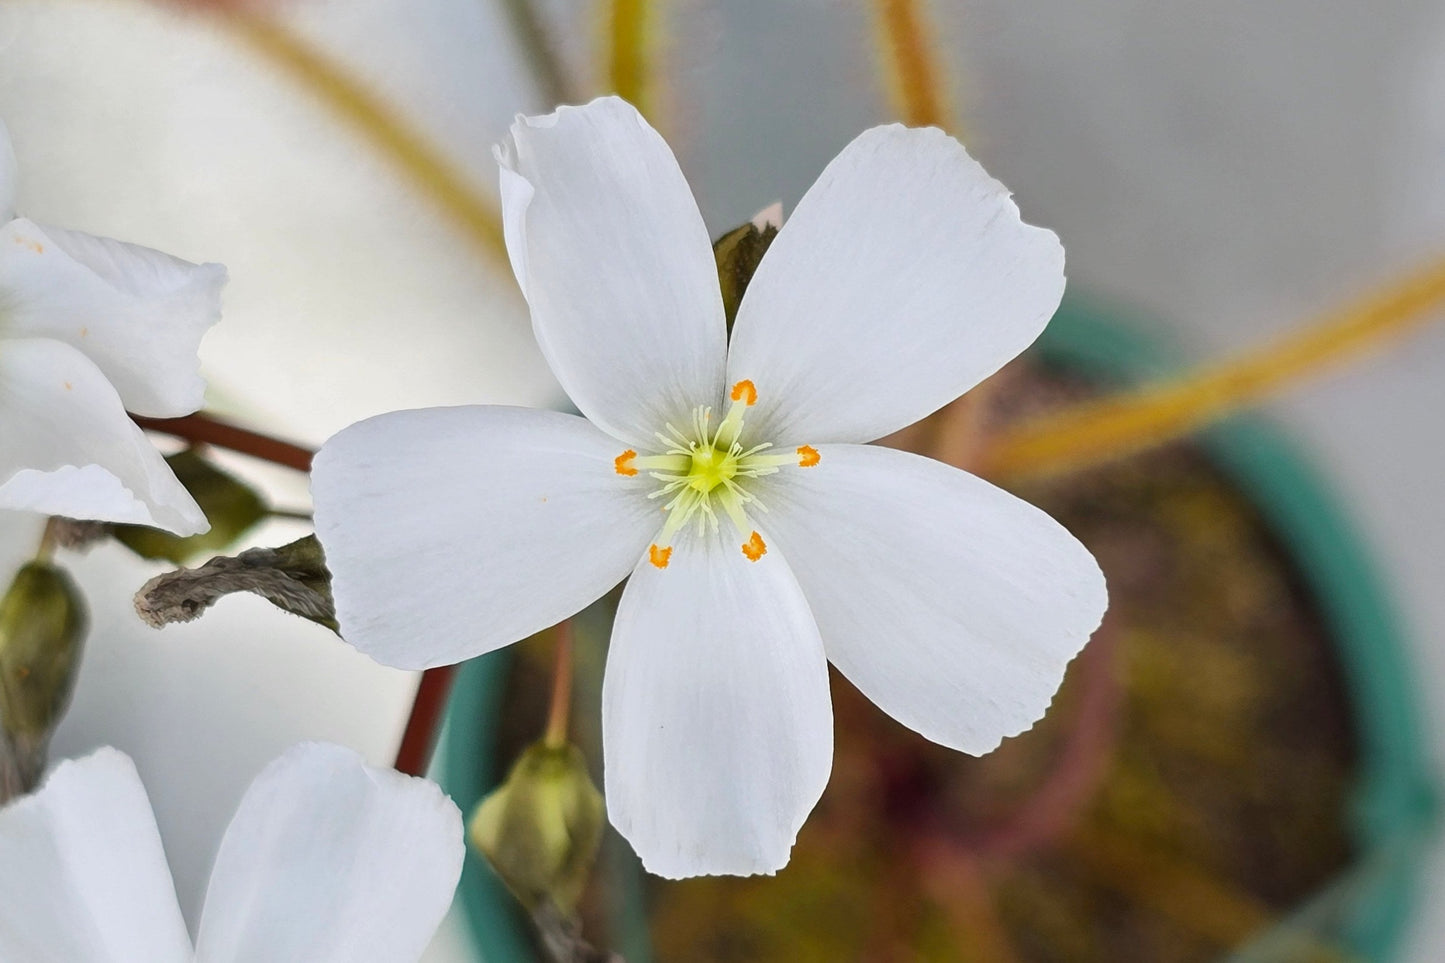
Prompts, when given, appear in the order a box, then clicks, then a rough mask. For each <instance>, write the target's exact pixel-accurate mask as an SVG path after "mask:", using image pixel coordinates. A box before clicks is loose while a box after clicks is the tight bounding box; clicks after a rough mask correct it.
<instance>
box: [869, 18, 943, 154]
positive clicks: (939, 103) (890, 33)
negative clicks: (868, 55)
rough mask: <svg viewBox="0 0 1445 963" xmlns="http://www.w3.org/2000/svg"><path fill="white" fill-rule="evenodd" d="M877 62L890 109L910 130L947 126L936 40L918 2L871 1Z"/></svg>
mask: <svg viewBox="0 0 1445 963" xmlns="http://www.w3.org/2000/svg"><path fill="white" fill-rule="evenodd" d="M873 10H874V19H875V21H876V24H877V42H878V60H879V66H880V67H882V68H883V71H884V75H885V77H886V79H887V85H888V90H889V92H890V94H891V95H892V97H893V104H894V110H895V111H896V112H897V114H898V116H899V118H900V119H901V120H902V121H903V122H904V123H905V124H907V125H908V126H910V127H930V126H931V127H942V128H945V129H946V128H948V127H949V126H950V124H949V123H948V119H949V109H948V105H947V101H948V98H947V95H946V94H945V92H944V85H943V80H942V77H943V70H942V68H941V66H940V65H939V62H938V60H937V58H936V52H937V50H938V44H937V40H936V38H935V37H934V35H933V29H932V27H931V25H930V24H929V23H928V17H927V15H926V14H925V13H924V11H923V10H922V9H921V5H920V3H919V2H918V0H873Z"/></svg>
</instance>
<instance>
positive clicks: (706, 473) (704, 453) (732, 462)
mask: <svg viewBox="0 0 1445 963" xmlns="http://www.w3.org/2000/svg"><path fill="white" fill-rule="evenodd" d="M737 473H738V456H737V455H736V454H734V452H733V451H732V449H731V448H730V449H728V450H727V451H723V450H722V449H720V448H714V447H713V446H712V445H708V446H706V447H699V448H697V449H695V450H694V451H693V452H692V466H691V468H690V469H689V471H688V473H687V484H688V487H689V488H691V489H692V490H693V491H696V492H700V493H702V494H704V495H706V494H708V493H709V492H711V491H712V490H713V489H714V488H716V487H718V486H719V485H725V484H727V483H728V482H730V481H732V480H733V478H734V476H736V475H737Z"/></svg>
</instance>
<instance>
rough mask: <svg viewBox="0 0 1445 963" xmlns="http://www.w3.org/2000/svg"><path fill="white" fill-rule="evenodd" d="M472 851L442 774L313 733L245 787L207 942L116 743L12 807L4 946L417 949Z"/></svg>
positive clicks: (1, 954) (91, 950) (202, 962)
mask: <svg viewBox="0 0 1445 963" xmlns="http://www.w3.org/2000/svg"><path fill="white" fill-rule="evenodd" d="M463 852H464V847H463V843H462V823H461V813H459V812H458V811H457V807H456V806H455V805H454V804H453V803H452V802H451V800H450V799H448V798H447V797H446V796H445V795H443V794H442V792H441V790H439V789H438V788H437V787H436V786H435V785H434V784H432V783H429V782H427V781H426V780H424V779H416V778H413V777H410V776H403V775H401V774H400V773H397V772H393V771H391V770H385V769H374V768H372V767H370V766H367V765H365V764H363V763H362V761H361V757H360V756H358V755H357V754H356V753H354V752H352V751H351V750H349V749H343V748H342V747H340V746H334V745H328V744H325V743H303V744H301V745H298V746H296V747H294V748H292V749H291V750H289V751H288V752H286V753H285V754H284V755H282V756H281V757H280V758H279V759H277V760H276V761H275V762H273V763H271V765H269V766H267V767H266V769H265V770H263V771H262V772H261V774H260V775H259V776H257V777H256V780H255V782H253V783H251V788H250V789H249V790H247V792H246V795H245V797H244V798H243V799H242V800H241V805H240V807H239V808H238V809H237V810H236V815H235V817H234V818H233V819H232V820H231V825H230V826H229V827H228V828H227V830H226V835H225V837H224V838H223V839H222V840H221V847H220V851H219V853H217V855H216V862H215V865H214V867H213V869H212V871H211V881H210V885H209V886H208V888H207V890H206V901H205V907H204V909H203V911H202V913H201V920H200V925H199V933H198V935H197V938H196V947H195V951H194V953H193V952H192V949H191V941H190V937H189V936H188V935H187V933H186V924H185V921H184V920H183V919H182V918H181V911H180V908H179V906H178V905H177V903H176V894H175V890H174V888H173V886H172V884H171V876H170V871H169V870H168V869H167V867H166V857H165V852H164V851H163V850H162V848H161V838H160V833H159V832H158V831H157V829H156V822H155V816H154V815H153V814H152V812H151V808H150V801H149V800H148V799H147V798H146V792H145V787H144V786H142V785H141V781H140V777H139V776H138V775H137V774H136V769H135V765H134V764H133V763H132V762H131V761H130V758H129V757H128V756H126V755H125V754H124V753H121V752H119V751H117V750H115V749H110V748H106V749H101V750H99V751H97V752H95V753H93V754H92V755H89V756H87V757H85V758H84V759H80V760H77V761H67V762H62V763H61V764H60V765H59V766H57V767H56V769H55V771H54V772H53V773H51V775H50V777H49V779H47V780H46V782H45V785H44V786H43V787H41V789H40V790H39V791H38V792H36V793H35V794H34V795H32V796H28V797H24V798H21V799H19V800H17V801H15V802H13V803H11V804H10V805H9V806H7V807H6V808H5V809H3V810H0V959H4V960H25V961H27V963H52V961H53V963H141V961H144V963H189V961H192V960H194V961H197V963H230V961H238V963H239V961H261V960H265V961H277V963H281V961H290V960H297V961H299V960H305V961H306V963H411V961H414V960H416V959H418V958H419V957H420V956H421V954H422V951H423V950H424V949H425V948H426V944H427V941H428V940H429V939H430V938H431V935H432V933H433V932H434V931H435V930H436V928H437V925H438V923H439V922H440V921H441V918H442V915H443V914H444V913H445V912H446V909H447V906H448V905H449V904H450V903H451V898H452V893H453V891H454V890H455V889H456V884H457V879H458V877H459V876H460V875H461V868H462V855H463Z"/></svg>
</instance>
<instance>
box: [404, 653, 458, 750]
mask: <svg viewBox="0 0 1445 963" xmlns="http://www.w3.org/2000/svg"><path fill="white" fill-rule="evenodd" d="M455 671H456V666H454V665H442V666H437V667H436V668H435V669H427V670H426V671H425V672H423V673H422V675H421V683H420V684H419V685H418V686H417V687H416V698H415V699H414V700H413V701H412V704H411V716H410V718H408V719H407V720H406V730H405V731H404V732H402V734H401V746H400V748H398V749H397V750H396V763H395V768H396V771H397V772H403V773H406V774H407V775H408V776H424V775H426V770H427V766H428V765H429V764H430V763H431V754H432V750H434V749H435V748H436V735H437V731H438V730H439V729H440V728H441V721H442V710H443V709H444V708H445V707H446V704H447V694H448V693H450V692H451V688H452V676H453V674H454V673H455Z"/></svg>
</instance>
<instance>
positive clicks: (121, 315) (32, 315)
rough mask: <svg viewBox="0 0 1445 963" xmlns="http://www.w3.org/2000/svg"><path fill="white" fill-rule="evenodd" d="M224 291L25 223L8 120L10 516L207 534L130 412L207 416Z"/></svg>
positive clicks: (151, 261)
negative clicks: (202, 369)
mask: <svg viewBox="0 0 1445 963" xmlns="http://www.w3.org/2000/svg"><path fill="white" fill-rule="evenodd" d="M225 281H226V271H225V269H224V268H222V267H221V266H220V265H219V264H200V265H197V264H190V263H188V262H186V261H182V260H180V259H178V258H174V257H171V256H170V255H168V254H162V253H160V252H159V251H152V250H150V249H149V248H144V247H139V246H137V245H134V244H125V243H122V242H120V241H112V240H110V239H108V238H101V237H92V236H90V235H89V234H81V233H78V232H75V231H65V230H60V229H59V228H54V227H42V226H40V225H39V224H36V223H35V222H33V221H30V220H27V219H25V218H23V217H16V216H15V154H14V152H13V151H12V149H11V147H10V135H9V133H8V132H7V131H6V129H5V125H4V124H3V123H0V508H14V509H22V510H27V511H36V512H44V513H46V514H49V515H68V516H71V517H74V518H91V519H99V520H102V521H111V522H134V523H136V524H140V525H153V526H155V527H157V528H164V529H166V530H167V531H171V532H175V533H176V534H178V535H193V534H195V533H197V532H203V531H205V530H206V529H207V528H208V527H209V525H208V523H207V521H206V517H205V515H204V514H202V512H201V510H200V508H199V506H197V505H196V503H195V501H194V500H193V499H192V498H191V496H190V494H189V493H188V492H187V491H186V490H185V488H184V487H182V485H181V483H180V482H178V481H177V480H176V477H175V475H173V474H172V473H171V470H170V468H168V467H167V466H166V463H165V461H164V460H163V459H162V458H161V456H160V454H159V453H158V452H157V451H156V450H155V448H153V447H152V446H151V444H150V442H149V441H147V440H146V437H145V434H144V433H143V432H142V431H141V430H140V429H139V428H137V427H136V426H135V423H134V422H132V421H131V420H130V418H129V417H127V416H126V412H127V411H131V412H134V413H135V414H138V415H149V416H152V417H157V418H169V417H176V416H179V415H185V414H189V413H191V412H193V411H195V410H196V409H197V408H199V407H200V406H201V397H202V394H203V392H204V389H205V384H204V382H203V381H202V380H201V377H200V374H199V373H198V371H197V368H198V366H199V363H198V361H197V360H196V348H197V346H198V345H199V344H200V341H201V336H202V335H203V334H204V333H205V332H206V329H207V328H209V327H210V326H211V325H213V324H215V323H216V321H217V320H218V319H219V318H220V315H221V307H220V303H221V302H220V293H221V287H222V285H224V284H225Z"/></svg>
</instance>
